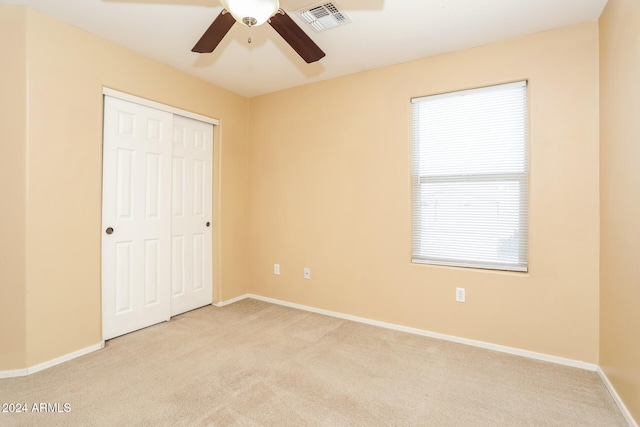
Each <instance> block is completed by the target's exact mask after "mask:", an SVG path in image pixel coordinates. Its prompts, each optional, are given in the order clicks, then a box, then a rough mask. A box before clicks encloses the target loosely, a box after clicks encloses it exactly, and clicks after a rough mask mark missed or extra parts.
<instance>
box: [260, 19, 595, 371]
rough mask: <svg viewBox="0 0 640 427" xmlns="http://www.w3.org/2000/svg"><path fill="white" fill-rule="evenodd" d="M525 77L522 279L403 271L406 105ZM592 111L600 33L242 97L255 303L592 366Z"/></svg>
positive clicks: (577, 31) (547, 38)
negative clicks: (263, 299) (246, 102)
mask: <svg viewBox="0 0 640 427" xmlns="http://www.w3.org/2000/svg"><path fill="white" fill-rule="evenodd" d="M520 79H529V84H530V87H529V93H530V110H531V116H530V125H531V127H530V156H531V175H530V232H529V236H530V245H529V246H530V272H529V273H528V274H513V273H499V272H491V271H480V270H473V269H460V268H448V267H437V266H428V265H413V264H411V262H410V250H411V183H410V102H409V100H410V98H411V97H415V96H421V95H428V94H434V93H440V92H446V91H452V90H457V89H465V88H472V87H477V86H483V85H490V84H495V83H502V82H509V81H514V80H520ZM598 102H599V101H598V27H597V23H595V22H591V23H585V24H582V25H578V26H574V27H570V28H564V29H559V30H555V31H549V32H545V33H540V34H535V35H532V36H528V37H524V38H520V39H517V40H512V41H507V42H503V43H498V44H492V45H488V46H484V47H480V48H476V49H471V50H466V51H462V52H457V53H452V54H448V55H442V56H438V57H434V58H427V59H424V60H420V61H416V62H411V63H406V64H401V65H397V66H392V67H388V68H383V69H379V70H374V71H369V72H365V73H360V74H355V75H351V76H346V77H342V78H338V79H333V80H329V81H325V82H320V83H316V84H311V85H306V86H302V87H298V88H293V89H290V90H285V91H281V92H277V93H273V94H269V95H264V96H261V97H257V98H252V99H251V104H250V116H251V122H250V131H249V139H250V145H251V147H250V156H251V157H250V167H249V170H250V178H251V185H250V188H251V196H250V203H251V237H250V238H251V241H250V243H251V244H250V245H249V247H248V248H249V249H250V265H251V284H252V288H251V290H252V292H254V293H256V294H259V295H263V296H267V297H273V298H279V299H282V300H286V301H291V302H295V303H300V304H306V305H310V306H314V307H319V308H323V309H328V310H334V311H338V312H342V313H348V314H351V315H356V316H362V317H366V318H372V319H377V320H381V321H387V322H392V323H396V324H400V325H406V326H411V327H416V328H421V329H426V330H430V331H435V332H440V333H444V334H451V335H455V336H459V337H466V338H471V339H476V340H482V341H487V342H491V343H497V344H501V345H506V346H512V347H517V348H522V349H527V350H532V351H537V352H542V353H547V354H552V355H556V356H561V357H567V358H571V359H577V360H582V361H586V362H591V363H597V362H598V323H599V318H598V309H599V306H598V298H599V295H598V292H599V287H598V276H599V249H598V246H599V207H598V206H599V197H598V185H599V181H598V179H599V178H598V169H599V166H598ZM274 263H279V264H280V266H281V274H280V275H279V276H276V275H274V274H273V264H274ZM303 267H310V268H311V275H312V279H311V280H308V281H307V280H304V279H303V278H302V270H303ZM455 287H465V288H466V290H467V302H466V303H464V304H461V303H456V302H455V298H454V295H455Z"/></svg>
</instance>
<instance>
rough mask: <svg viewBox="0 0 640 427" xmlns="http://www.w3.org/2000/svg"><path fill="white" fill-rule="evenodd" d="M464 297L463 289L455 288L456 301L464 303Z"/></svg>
mask: <svg viewBox="0 0 640 427" xmlns="http://www.w3.org/2000/svg"><path fill="white" fill-rule="evenodd" d="M465 299H466V295H465V290H464V288H456V301H457V302H465Z"/></svg>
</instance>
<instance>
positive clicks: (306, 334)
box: [0, 300, 627, 427]
mask: <svg viewBox="0 0 640 427" xmlns="http://www.w3.org/2000/svg"><path fill="white" fill-rule="evenodd" d="M0 402H13V403H20V402H22V403H27V404H28V405H29V409H31V406H32V405H33V403H58V404H59V408H60V410H61V411H63V410H64V408H65V407H64V404H65V403H66V404H68V408H69V409H70V412H67V413H65V412H61V413H33V412H30V413H20V414H7V413H0V425H1V426H12V425H23V426H58V425H60V426H63V425H64V426H136V425H139V426H165V425H168V426H230V425H234V426H518V427H521V426H563V427H566V426H597V427H613V426H626V425H627V424H626V423H625V420H624V418H623V417H622V415H621V414H620V412H619V411H618V409H617V408H616V406H615V403H614V402H613V400H612V398H611V396H610V395H609V394H608V392H607V390H606V389H605V387H604V385H603V384H602V383H601V381H600V379H599V378H598V376H597V374H596V373H593V372H588V371H583V370H579V369H574V368H568V367H564V366H558V365H554V364H550V363H545V362H539V361H535V360H529V359H525V358H521V357H517V356H511V355H507V354H502V353H497V352H493V351H488V350H483V349H478V348H474V347H468V346H464V345H460V344H454V343H450V342H445V341H439V340H435V339H430V338H425V337H420V336H415V335H410V334H406V333H402V332H396V331H391V330H386V329H381V328H377V327H374V326H368V325H364V324H360V323H355V322H350V321H346V320H341V319H336V318H332V317H327V316H322V315H319V314H314V313H308V312H305V311H300V310H296V309H291V308H286V307H281V306H277V305H272V304H268V303H265V302H261V301H256V300H243V301H240V302H238V303H235V304H232V305H230V306H227V307H224V308H216V307H211V306H209V307H205V308H202V309H199V310H195V311H192V312H189V313H185V314H183V315H180V316H177V317H175V318H174V319H172V320H171V322H167V323H162V324H159V325H156V326H153V327H150V328H147V329H144V330H141V331H138V332H134V333H131V334H128V335H125V336H122V337H119V338H116V339H113V340H111V341H108V342H107V344H106V347H105V348H104V349H103V350H100V351H97V352H94V353H91V354H89V355H86V356H83V357H81V358H78V359H76V360H73V361H71V362H67V363H64V364H61V365H58V366H55V367H53V368H50V369H47V370H45V371H41V372H39V373H36V374H33V375H31V376H27V377H21V378H11V379H4V380H0Z"/></svg>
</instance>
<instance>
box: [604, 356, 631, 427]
mask: <svg viewBox="0 0 640 427" xmlns="http://www.w3.org/2000/svg"><path fill="white" fill-rule="evenodd" d="M598 375H600V379H601V380H602V382H603V383H604V386H605V387H606V388H607V390H609V393H610V394H611V397H612V398H613V401H614V402H616V405H618V408H619V409H620V412H622V415H624V418H625V419H626V420H627V422H628V423H629V427H638V423H637V422H636V421H635V420H634V419H633V416H632V415H631V412H629V409H627V407H626V405H625V404H624V402H623V401H622V399H621V398H620V395H618V392H617V391H616V389H615V388H614V387H613V384H611V381H609V378H608V377H607V374H605V373H604V371H603V370H602V368H601V367H599V366H598Z"/></svg>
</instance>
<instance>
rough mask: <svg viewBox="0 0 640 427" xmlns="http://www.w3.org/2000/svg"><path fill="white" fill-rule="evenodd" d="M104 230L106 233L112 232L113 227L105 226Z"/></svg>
mask: <svg viewBox="0 0 640 427" xmlns="http://www.w3.org/2000/svg"><path fill="white" fill-rule="evenodd" d="M105 232H106V233H107V234H113V227H107V229H106V230H105Z"/></svg>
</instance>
